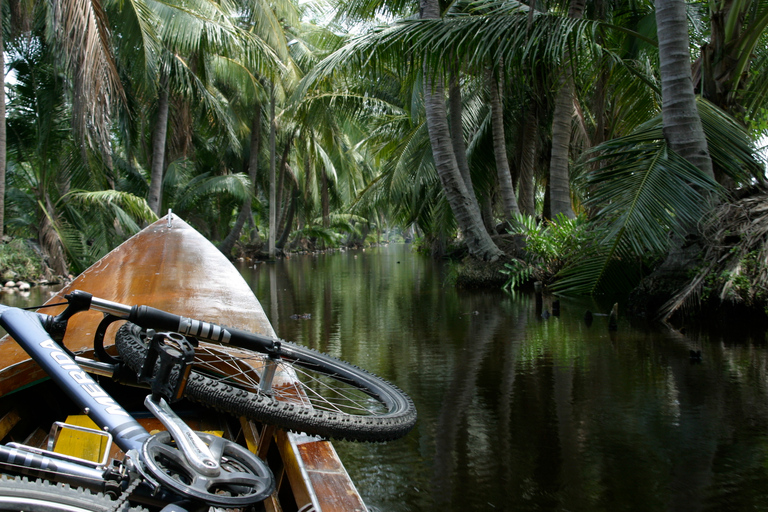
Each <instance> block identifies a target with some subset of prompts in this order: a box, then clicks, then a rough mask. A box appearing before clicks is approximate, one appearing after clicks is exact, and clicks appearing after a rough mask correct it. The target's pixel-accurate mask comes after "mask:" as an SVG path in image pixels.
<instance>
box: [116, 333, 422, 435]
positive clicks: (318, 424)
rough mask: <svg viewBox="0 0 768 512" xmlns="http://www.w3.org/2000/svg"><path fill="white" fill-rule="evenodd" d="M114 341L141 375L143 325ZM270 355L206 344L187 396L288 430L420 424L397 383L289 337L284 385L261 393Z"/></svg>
mask: <svg viewBox="0 0 768 512" xmlns="http://www.w3.org/2000/svg"><path fill="white" fill-rule="evenodd" d="M115 344H116V345H117V349H118V352H119V354H120V357H121V358H122V359H123V361H124V362H125V363H126V364H127V365H128V366H129V367H130V368H131V369H132V370H133V371H135V372H137V373H139V372H140V369H141V366H142V364H143V363H144V359H145V357H146V353H147V344H146V342H145V341H144V339H143V331H142V329H141V328H140V327H138V326H137V325H135V324H132V323H126V324H124V325H123V326H121V327H120V329H118V331H117V334H116V336H115ZM264 359H265V358H264V356H263V355H262V354H258V353H255V352H252V351H248V350H245V349H240V348H237V347H231V346H226V345H215V344H210V343H203V342H201V343H200V344H199V346H198V348H197V350H196V351H195V361H194V363H193V367H192V372H191V374H190V377H189V380H188V382H187V385H186V388H185V390H184V396H185V397H186V398H189V399H191V400H194V401H197V402H200V403H202V404H205V405H207V406H210V407H213V408H214V409H217V410H219V411H223V412H227V413H229V414H233V415H235V416H246V417H248V418H251V419H254V420H257V421H261V422H264V423H268V424H273V425H276V426H278V427H281V428H283V429H286V430H291V431H295V432H305V433H307V434H311V435H317V436H321V437H326V438H334V439H345V440H348V441H367V442H383V441H391V440H394V439H398V438H400V437H403V436H404V435H406V434H407V433H408V432H409V431H410V430H411V429H412V428H413V426H414V425H415V423H416V408H415V406H414V404H413V401H412V400H411V399H410V397H408V395H407V394H405V393H404V392H403V391H402V390H400V389H399V388H398V387H397V386H395V385H393V384H391V383H389V382H387V381H385V380H384V379H382V378H380V377H377V376H376V375H373V374H372V373H369V372H367V371H365V370H362V369H361V368H358V367H357V366H354V365H352V364H350V363H347V362H345V361H342V360H340V359H337V358H335V357H332V356H329V355H327V354H323V353H321V352H318V351H316V350H312V349H309V348H306V347H302V346H301V345H297V344H295V343H290V342H283V343H282V345H281V361H280V363H279V365H280V369H281V371H282V373H281V374H279V375H281V377H280V380H279V381H278V385H277V386H275V385H273V390H272V392H271V393H270V394H267V393H263V392H261V391H260V390H259V388H258V380H259V379H258V377H259V367H262V368H263V365H264ZM286 383H287V384H286ZM299 386H300V388H299ZM323 395H324V396H323Z"/></svg>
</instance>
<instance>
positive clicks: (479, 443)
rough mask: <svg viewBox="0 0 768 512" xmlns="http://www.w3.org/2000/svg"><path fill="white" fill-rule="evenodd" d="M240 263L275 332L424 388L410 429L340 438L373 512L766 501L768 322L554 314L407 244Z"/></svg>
mask: <svg viewBox="0 0 768 512" xmlns="http://www.w3.org/2000/svg"><path fill="white" fill-rule="evenodd" d="M242 272H243V275H244V276H245V277H246V279H247V280H248V281H249V282H250V283H251V285H252V287H253V289H254V291H255V292H256V295H257V297H258V298H259V300H261V302H262V304H263V305H264V309H265V311H266V312H267V314H268V316H269V318H270V319H271V321H272V322H273V325H274V326H275V329H276V331H277V333H278V335H279V336H281V337H283V338H285V339H290V340H294V341H297V342H299V343H302V344H305V345H309V346H311V347H314V348H317V349H319V350H323V351H326V352H330V353H331V354H333V355H335V356H337V357H341V358H343V359H346V360H349V361H352V362H353V363H355V364H358V365H360V366H362V367H364V368H366V369H368V370H370V371H373V372H374V373H377V374H379V375H381V376H383V377H385V378H387V379H389V380H391V381H393V382H395V383H396V384H397V385H398V386H400V387H402V388H403V389H405V390H406V391H407V392H408V393H409V394H410V395H411V396H412V397H413V399H414V401H415V403H416V405H417V408H418V410H419V421H418V423H417V426H416V428H415V429H414V430H413V432H411V433H410V434H409V435H408V436H406V437H405V438H404V439H401V440H398V441H394V442H390V443H387V444H383V445H377V444H355V443H342V442H336V443H334V444H335V446H336V447H337V450H338V451H339V453H340V455H341V457H342V460H343V461H344V463H345V465H346V466H347V469H348V470H349V472H350V474H351V476H352V478H353V480H354V481H355V483H356V484H357V486H358V488H359V490H360V492H361V494H362V495H363V497H364V499H365V500H366V503H367V504H368V506H369V507H370V508H371V509H372V510H379V511H386V512H389V511H416V510H445V511H459V510H461V511H466V510H585V511H587V510H589V511H595V510H597V511H600V510H605V511H608V510H643V511H648V510H744V509H747V508H755V509H768V436H766V432H768V405H767V404H768V402H767V401H766V391H767V390H768V386H767V384H768V371H767V370H768V368H766V365H768V357H766V343H765V337H764V333H762V332H751V333H749V332H747V333H743V334H738V333H737V332H736V330H735V329H726V330H724V331H723V332H719V333H713V332H707V331H693V330H689V332H687V333H686V334H685V335H683V334H681V333H680V332H678V331H675V330H671V329H666V328H662V327H658V326H654V327H650V326H647V325H644V324H642V323H637V322H634V321H632V322H630V321H629V320H628V319H626V318H621V317H620V321H619V329H618V331H617V332H613V333H612V332H609V330H608V327H607V322H608V319H607V316H599V315H596V316H594V321H593V322H592V324H591V325H587V323H585V321H584V314H585V312H586V311H587V310H591V311H593V312H595V313H597V314H599V313H603V314H604V313H607V312H608V311H607V309H606V308H605V307H602V308H601V306H598V305H596V304H594V303H592V302H590V301H578V300H563V301H562V304H561V314H560V316H550V317H549V318H546V319H545V318H543V317H542V315H541V314H540V312H539V311H538V310H537V308H536V304H535V301H534V299H533V297H532V296H531V295H528V294H518V295H508V294H504V293H502V292H495V291H458V290H456V289H454V288H452V287H450V286H444V284H443V283H444V280H445V275H446V269H445V268H444V267H443V266H442V265H441V264H440V263H439V262H434V261H432V260H429V259H426V258H422V257H420V256H418V255H415V254H413V253H411V251H410V248H409V247H408V246H390V247H386V248H381V249H368V250H367V251H365V252H362V251H359V252H345V253H335V254H326V255H316V256H301V257H293V258H291V259H289V260H286V261H278V262H276V263H262V264H259V265H257V266H256V267H255V268H254V269H250V268H243V269H242ZM551 300H552V299H551V298H546V299H545V303H544V305H543V306H544V309H546V310H547V311H548V312H551V311H552V309H551V306H552V304H551ZM691 350H694V351H698V350H700V351H701V353H702V357H701V360H698V359H695V358H694V359H692V358H691V357H690V351H691Z"/></svg>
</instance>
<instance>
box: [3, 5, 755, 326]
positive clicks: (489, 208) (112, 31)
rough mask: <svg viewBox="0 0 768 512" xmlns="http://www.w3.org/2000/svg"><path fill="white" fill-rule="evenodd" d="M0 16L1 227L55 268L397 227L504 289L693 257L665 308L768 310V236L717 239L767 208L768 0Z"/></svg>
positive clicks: (268, 250)
mask: <svg viewBox="0 0 768 512" xmlns="http://www.w3.org/2000/svg"><path fill="white" fill-rule="evenodd" d="M2 9H3V10H2V19H3V25H2V26H3V30H2V33H1V34H0V35H2V38H3V39H2V42H3V44H4V47H5V53H4V58H5V69H6V74H5V75H6V90H7V93H8V96H7V99H5V100H3V101H0V105H5V106H6V111H5V112H3V110H2V107H0V118H4V119H0V120H1V121H3V122H0V186H2V187H4V188H3V189H0V198H4V204H3V205H0V206H2V207H1V208H0V215H2V217H0V230H2V231H1V232H0V236H2V235H3V234H5V235H7V236H10V237H12V238H24V239H32V240H34V241H35V242H36V244H37V246H38V247H39V248H40V251H41V252H42V253H43V254H44V256H45V262H46V265H47V266H48V267H49V268H50V270H51V271H52V272H53V273H55V274H59V275H65V274H67V273H70V272H72V273H76V272H78V271H81V270H83V269H84V268H86V267H87V266H88V265H89V264H90V263H92V262H93V261H95V260H96V259H98V258H99V257H101V256H102V255H104V254H105V253H106V252H108V251H109V250H110V249H112V248H113V247H115V246H116V245H117V244H119V243H120V242H121V241H122V240H124V239H125V238H126V237H128V236H130V235H131V234H132V233H134V232H136V231H137V230H138V229H139V228H140V227H141V226H142V225H144V224H146V223H147V222H150V221H152V220H153V219H155V218H157V217H158V216H161V215H163V213H164V212H166V211H167V210H168V209H173V211H174V212H175V213H176V214H178V215H179V216H181V217H182V218H184V219H185V220H187V221H188V222H190V223H191V224H193V225H194V226H195V227H196V228H197V229H198V230H200V231H201V232H202V233H203V234H205V235H206V236H207V237H209V238H210V239H211V240H213V241H215V242H216V243H218V244H219V247H220V248H221V250H222V251H223V252H225V253H226V254H229V255H232V254H233V250H234V249H235V248H237V251H238V253H240V254H242V251H243V250H246V249H247V250H252V251H261V252H263V253H265V254H267V255H268V256H269V257H275V255H279V253H280V252H281V251H284V250H287V249H289V248H291V247H293V248H305V249H313V248H321V247H327V246H335V245H339V244H342V243H351V244H360V243H365V242H366V240H367V239H368V240H370V239H371V238H376V237H380V236H381V233H382V232H383V231H384V230H387V229H389V228H391V227H393V226H397V227H400V228H403V229H409V230H413V231H415V232H416V233H418V235H419V236H420V237H421V240H422V243H423V244H424V245H427V246H429V247H430V248H431V250H432V252H433V254H436V255H441V254H444V253H445V252H446V251H447V250H448V248H449V247H455V246H456V244H458V245H459V246H460V247H461V248H462V250H463V251H464V253H466V254H467V255H468V257H469V258H471V259H472V260H473V261H474V262H475V263H474V266H475V268H476V267H477V265H478V264H479V265H481V266H482V265H484V263H482V262H487V264H488V265H489V266H490V267H489V268H493V269H494V270H493V271H494V272H498V269H499V268H501V269H502V270H503V271H504V272H505V273H506V276H507V277H505V278H504V279H508V283H507V284H508V286H514V285H517V284H519V283H521V282H523V281H525V280H527V279H529V278H532V277H534V278H536V279H539V280H543V281H545V282H547V283H548V284H551V285H552V287H553V289H554V290H556V291H559V292H563V293H591V294H595V293H609V292H615V291H623V292H624V293H626V292H628V291H629V290H631V289H633V288H636V286H637V285H638V283H639V282H640V280H641V279H642V278H643V277H645V276H647V275H649V274H651V273H652V272H653V271H654V270H655V269H658V268H668V267H669V266H670V265H672V263H671V260H675V261H677V262H678V270H677V271H676V277H677V278H678V282H677V284H676V285H675V287H674V289H670V290H668V293H667V299H670V298H672V299H674V300H673V301H672V302H670V303H668V304H667V309H666V310H667V312H669V313H671V312H673V311H677V310H679V309H680V307H681V306H682V305H684V304H687V303H689V302H690V300H692V299H695V300H699V299H700V298H701V297H702V296H703V295H706V296H708V297H719V300H725V298H726V297H730V299H729V300H732V301H736V302H738V301H744V300H748V301H749V302H750V304H751V305H753V306H754V305H757V306H758V307H760V306H759V305H760V304H762V302H761V301H763V300H764V294H763V293H762V291H761V290H760V287H761V286H762V282H763V281H764V275H765V274H766V271H765V269H766V268H767V267H768V265H766V260H765V258H766V255H765V254H764V253H763V252H762V249H761V247H762V246H761V245H760V244H761V243H763V245H764V241H765V240H764V239H763V238H761V236H763V235H764V233H762V232H760V233H757V232H755V231H750V232H749V234H746V233H745V232H742V231H738V229H737V231H736V232H733V231H729V233H730V234H726V235H722V230H719V229H718V228H717V226H718V225H719V224H718V223H719V221H720V220H723V221H725V220H727V219H724V218H723V217H724V216H727V215H729V214H728V213H727V212H731V213H733V212H734V211H735V210H734V209H731V210H729V209H727V208H725V207H724V205H731V204H740V205H741V207H740V208H741V209H740V210H739V211H742V212H743V210H744V208H749V207H756V208H760V207H761V205H763V204H764V202H762V201H760V200H756V201H753V202H751V203H736V200H737V197H739V198H741V197H744V196H748V197H762V196H755V195H754V194H759V193H760V190H761V189H762V187H763V183H764V180H765V175H764V174H765V173H764V164H763V162H762V161H761V159H760V157H759V156H758V153H757V151H756V141H757V140H759V139H760V138H761V137H762V136H764V135H765V132H766V128H768V122H767V121H766V103H767V98H768V96H767V93H768V80H765V78H764V75H765V71H766V65H767V63H768V61H767V60H766V59H768V51H767V50H768V45H767V44H766V42H767V40H766V36H765V28H766V25H768V4H766V3H764V2H760V1H758V0H744V1H741V2H702V3H692V4H690V5H687V6H686V4H685V3H684V2H682V1H680V0H656V2H651V1H643V0H638V1H632V2H626V1H623V2H612V1H609V0H589V1H587V0H568V1H565V0H545V1H542V0H538V1H537V0H532V1H531V2H530V4H529V3H521V2H517V1H513V0H478V1H463V0H462V1H459V2H453V3H444V2H442V3H441V2H438V1H437V0H421V1H420V3H417V2H397V1H394V0H390V1H387V2H385V1H382V0H379V1H374V2H369V1H365V2H364V1H361V0H339V1H338V2H337V3H335V4H333V5H327V4H325V3H320V2H312V3H304V2H302V3H299V2H296V1H292V0H278V1H276V2H261V1H259V0H255V1H251V2H244V1H242V0H234V1H232V2H218V1H216V0H178V1H177V0H169V1H166V2H159V1H156V0H137V1H135V2H116V1H112V0H107V1H104V2H79V3H78V2H71V1H68V0H62V1H57V2H50V3H49V2H45V1H37V2H34V1H33V2H24V3H22V2H19V1H18V0H8V1H6V2H3V3H2ZM657 27H659V28H658V30H657ZM657 34H658V37H657ZM0 90H2V88H0ZM2 173H4V175H3V174H2ZM734 215H735V214H734ZM731 217H733V215H731ZM747 217H749V215H747ZM729 218H730V217H729ZM575 219H578V220H575ZM736 224H738V225H739V226H745V225H746V224H745V223H744V222H742V223H741V224H739V223H738V222H737V223H736ZM703 226H706V229H704V228H703ZM734 229H736V228H734ZM726 230H727V229H726ZM718 232H719V233H720V234H721V235H722V236H721V238H720V239H726V240H727V241H728V243H729V244H730V245H729V247H730V249H729V250H730V251H731V253H732V254H733V257H734V258H736V260H735V261H736V263H734V262H733V261H730V260H729V258H727V257H724V256H723V255H722V254H715V253H713V252H712V251H710V252H707V253H706V254H705V252H704V250H703V248H705V247H707V245H706V243H705V242H702V240H706V239H705V238H702V237H703V236H710V238H711V237H713V236H715V235H714V233H718ZM707 233H709V235H707ZM729 236H730V238H728V237H729ZM742 241H743V242H744V244H742V243H741V242H742ZM526 244H527V250H526V248H525V247H526ZM742 245H743V246H744V249H742V248H741V247H742ZM688 247H695V248H697V249H696V250H689V251H687V253H686V254H687V256H686V258H685V259H681V258H680V257H679V255H680V254H681V253H682V252H686V251H682V250H681V248H688ZM734 247H735V248H737V249H733V248H734ZM670 255H671V256H670ZM712 258H718V260H719V262H718V263H717V264H716V265H715V264H713V263H712V260H711V259H712ZM726 260H728V261H726ZM739 261H741V262H743V264H741V265H739V264H738V262H739ZM478 262H481V263H478ZM692 262H693V263H692ZM723 262H725V263H723ZM691 265H696V269H698V270H699V272H698V273H695V272H694V273H692V274H691V275H683V276H682V278H681V274H684V272H682V271H680V270H679V269H680V268H687V267H690V266H691ZM724 265H725V266H724ZM713 273H714V274H713ZM693 274H695V275H693ZM715 274H716V276H715V277H713V275H715ZM744 280H746V281H747V282H746V283H742V284H744V286H741V287H740V290H741V291H740V292H739V293H731V294H730V295H729V294H728V293H726V292H727V291H728V290H731V291H732V290H734V285H733V283H736V282H742V281H744ZM647 283H648V282H647V281H646V284H645V286H649V285H648V284H647ZM704 288H706V293H703V290H704ZM678 292H679V293H678ZM676 293H677V294H678V295H677V296H675V297H672V295H673V294H676Z"/></svg>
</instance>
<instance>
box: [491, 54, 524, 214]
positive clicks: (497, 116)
mask: <svg viewBox="0 0 768 512" xmlns="http://www.w3.org/2000/svg"><path fill="white" fill-rule="evenodd" d="M486 81H487V83H488V88H489V89H490V92H491V126H492V128H493V156H494V158H495V159H496V177H497V180H498V182H499V194H500V195H501V202H502V204H503V205H504V219H505V220H507V221H511V220H512V217H513V216H514V215H516V214H519V213H520V209H519V208H518V207H517V199H515V189H514V187H512V175H511V174H510V171H509V160H508V159H507V141H506V137H505V134H504V108H503V105H502V102H501V91H500V89H501V79H499V80H498V81H497V80H496V78H495V77H494V76H493V71H492V70H491V69H488V70H486Z"/></svg>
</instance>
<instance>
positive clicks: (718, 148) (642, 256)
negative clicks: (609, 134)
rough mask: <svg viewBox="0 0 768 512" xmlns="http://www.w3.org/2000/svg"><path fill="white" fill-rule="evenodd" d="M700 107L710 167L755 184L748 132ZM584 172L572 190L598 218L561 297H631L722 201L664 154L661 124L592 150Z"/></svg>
mask: <svg viewBox="0 0 768 512" xmlns="http://www.w3.org/2000/svg"><path fill="white" fill-rule="evenodd" d="M698 107H699V113H700V115H701V119H702V124H703V125H704V130H705V133H706V135H707V142H708V146H709V151H710V154H711V156H712V161H713V164H714V165H715V166H716V167H718V168H720V169H722V170H723V172H724V173H726V174H727V175H729V176H730V177H731V178H732V179H733V180H734V181H735V182H737V183H741V184H747V183H750V182H751V181H752V179H753V178H755V177H757V176H759V174H760V173H761V172H762V169H761V166H760V165H759V164H758V162H757V160H756V159H755V158H754V156H753V155H754V149H753V147H752V146H751V142H750V138H749V136H748V135H747V134H746V132H745V130H744V129H743V128H741V127H740V126H739V125H738V124H737V123H736V122H735V121H734V120H733V119H732V118H731V117H729V116H728V115H727V114H725V113H724V112H722V111H721V110H719V109H717V108H716V107H714V106H713V105H712V104H710V103H708V102H706V101H704V100H700V101H699V103H698ZM581 171H582V173H581V174H580V175H579V176H578V178H577V185H578V186H579V188H581V190H582V191H583V193H584V195H585V196H586V197H588V200H587V201H586V203H585V206H586V208H587V209H588V210H590V211H594V212H596V213H595V214H594V216H593V218H592V219H591V222H590V232H591V235H590V236H591V240H592V242H591V243H590V244H588V245H587V246H586V247H585V252H584V253H583V254H582V255H581V257H580V258H579V259H578V260H573V261H572V262H571V264H570V265H568V267H567V268H565V269H563V271H562V273H561V277H562V279H561V280H559V281H558V282H557V283H555V285H554V286H553V287H552V289H553V290H555V291H558V292H561V293H568V294H583V295H593V294H597V293H602V292H627V291H629V290H630V289H631V288H632V287H634V286H635V285H636V284H637V282H638V280H639V279H640V277H641V273H642V270H643V266H644V264H646V263H648V262H649V261H650V260H652V259H653V258H656V257H660V256H661V255H663V254H665V253H666V252H667V251H668V250H669V248H670V247H671V246H672V244H675V243H679V241H680V240H682V239H684V238H685V237H686V236H687V235H688V234H690V233H692V232H693V231H695V229H696V226H697V224H698V223H699V221H700V220H701V219H702V217H703V216H704V215H705V214H706V213H707V212H709V211H711V209H712V206H713V205H714V204H715V203H716V200H717V198H718V197H719V194H721V193H722V188H721V187H720V185H718V184H717V183H716V182H715V181H713V180H711V179H709V178H707V177H706V176H705V175H704V174H703V173H702V172H701V171H699V169H697V168H696V167H694V166H693V165H691V164H690V163H689V162H687V161H686V160H684V159H683V158H681V157H680V156H678V155H677V154H675V153H674V152H672V151H671V150H669V148H668V147H667V144H666V141H665V139H664V134H663V131H662V121H661V116H658V117H656V118H654V119H652V120H651V121H649V122H648V123H645V124H644V125H641V126H640V127H639V128H638V129H637V130H636V131H635V133H633V134H631V135H628V136H626V137H619V138H616V139H613V140H610V141H608V142H605V143H603V144H601V145H599V146H597V147H595V148H593V149H592V150H591V151H590V152H589V153H587V154H586V155H585V158H584V159H583V160H582V162H581Z"/></svg>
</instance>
